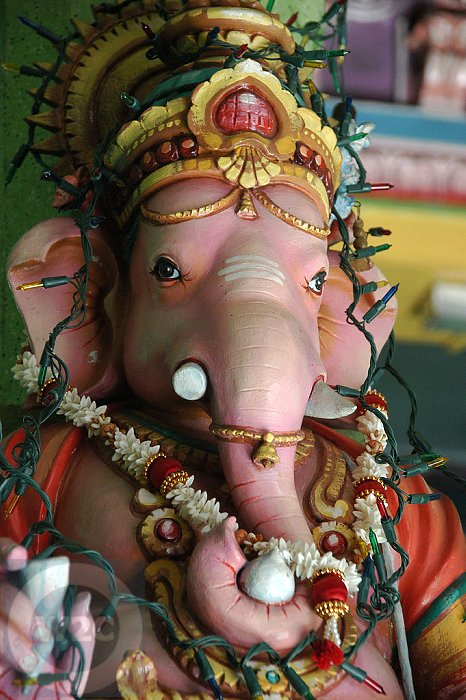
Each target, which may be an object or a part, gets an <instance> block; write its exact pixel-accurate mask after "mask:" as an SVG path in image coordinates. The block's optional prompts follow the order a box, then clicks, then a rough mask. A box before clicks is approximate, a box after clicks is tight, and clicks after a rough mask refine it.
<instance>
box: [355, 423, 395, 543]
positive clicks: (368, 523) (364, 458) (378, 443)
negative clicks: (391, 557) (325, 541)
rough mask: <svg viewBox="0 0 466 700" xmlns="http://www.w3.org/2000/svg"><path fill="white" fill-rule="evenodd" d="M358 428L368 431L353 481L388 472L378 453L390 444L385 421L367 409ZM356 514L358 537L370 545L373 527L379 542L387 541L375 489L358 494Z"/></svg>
mask: <svg viewBox="0 0 466 700" xmlns="http://www.w3.org/2000/svg"><path fill="white" fill-rule="evenodd" d="M356 422H357V424H358V430H359V432H360V433H362V434H363V435H364V449H365V452H363V453H362V454H361V455H359V457H357V458H356V465H357V466H356V468H355V469H353V471H352V477H353V483H354V484H356V483H357V482H358V481H360V480H362V479H371V478H375V479H381V478H383V477H387V476H388V468H387V467H386V466H385V465H384V464H378V463H377V462H376V461H375V459H374V455H376V454H378V453H379V452H383V451H384V449H385V447H386V445H387V435H386V433H385V430H384V427H383V423H382V421H381V420H380V418H378V417H377V416H376V415H375V414H374V413H372V411H370V410H367V411H364V413H363V414H362V416H359V417H358V418H356ZM353 515H354V517H355V523H354V525H353V531H354V533H355V535H356V537H357V538H358V540H360V541H362V542H364V543H365V544H366V545H367V546H368V547H370V540H369V530H373V531H374V534H375V535H376V537H377V539H378V541H379V542H386V541H387V538H386V537H385V533H384V531H383V528H382V523H381V519H380V513H379V509H378V508H377V498H376V496H375V495H374V494H373V493H370V494H368V495H367V496H364V497H363V498H356V499H355V502H354V510H353Z"/></svg>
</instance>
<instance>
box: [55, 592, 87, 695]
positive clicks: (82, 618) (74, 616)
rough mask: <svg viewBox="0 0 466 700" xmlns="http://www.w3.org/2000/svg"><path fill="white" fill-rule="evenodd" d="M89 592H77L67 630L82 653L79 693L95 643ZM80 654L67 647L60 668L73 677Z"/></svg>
mask: <svg viewBox="0 0 466 700" xmlns="http://www.w3.org/2000/svg"><path fill="white" fill-rule="evenodd" d="M90 605H91V594H90V593H79V594H78V595H77V596H76V601H75V603H74V605H73V608H72V611H71V620H70V626H69V630H70V632H71V634H72V635H73V638H74V639H75V640H76V641H77V642H78V643H79V644H80V645H81V649H82V653H83V655H84V672H83V673H82V675H81V678H80V679H79V693H82V692H83V691H84V688H85V687H86V683H87V679H88V677H89V672H90V669H91V662H92V655H93V653H94V645H95V623H94V619H93V617H92V615H91V613H90ZM79 659H80V654H79V653H78V652H77V651H76V650H73V649H69V650H68V651H67V652H66V654H65V655H64V656H63V659H62V660H61V662H60V669H61V670H63V671H67V672H69V674H70V677H71V678H74V675H75V673H76V669H77V666H78V663H79Z"/></svg>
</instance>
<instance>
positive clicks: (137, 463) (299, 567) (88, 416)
mask: <svg viewBox="0 0 466 700" xmlns="http://www.w3.org/2000/svg"><path fill="white" fill-rule="evenodd" d="M12 370H13V372H14V376H15V378H16V379H17V380H18V381H19V382H20V384H21V385H22V386H23V387H24V388H25V389H26V390H27V391H28V393H34V392H37V391H38V388H39V387H38V376H39V367H38V363H37V359H36V357H35V355H34V354H33V353H31V352H29V351H25V352H23V354H22V356H20V357H18V362H17V364H16V365H15V367H13V368H12ZM106 410H107V406H97V404H96V402H95V401H92V399H91V398H90V397H89V396H82V397H81V396H79V394H78V391H77V389H72V390H69V391H67V392H65V395H64V397H63V400H62V403H61V405H60V407H59V409H58V411H57V413H60V414H62V415H63V416H64V417H65V420H67V421H69V422H70V423H73V425H75V426H76V427H79V428H81V427H85V428H87V432H88V435H89V437H92V436H97V435H101V436H105V437H106V438H107V439H106V443H105V444H107V445H111V444H113V446H114V449H115V452H114V454H113V456H112V461H114V462H119V463H120V466H121V468H122V469H123V470H124V471H125V472H126V473H127V474H129V475H130V476H132V477H133V478H135V479H137V480H138V481H140V482H142V483H145V469H146V466H147V464H148V462H149V461H150V459H151V458H153V457H155V456H156V455H157V454H158V453H159V451H160V445H153V444H152V443H151V442H150V441H149V440H145V441H143V442H141V440H139V439H138V438H137V437H136V435H135V433H134V428H130V429H129V430H128V431H127V432H126V433H124V432H122V431H121V430H120V429H119V428H117V427H116V426H113V427H112V426H111V419H110V417H109V416H106V415H105V412H106ZM356 420H357V423H358V429H359V431H360V432H361V433H362V434H363V435H364V436H365V452H364V453H363V454H361V455H360V456H359V457H358V458H357V459H356V464H357V466H356V468H355V469H354V471H353V474H352V476H353V480H354V482H357V481H358V480H360V479H370V478H381V477H385V476H387V474H388V470H387V467H385V466H384V465H380V464H378V463H377V462H376V461H375V459H374V457H373V455H374V454H377V453H378V452H382V451H383V449H384V448H385V445H386V444H387V436H386V434H385V431H384V429H383V423H382V421H381V420H380V419H379V418H377V417H376V416H375V415H374V414H373V413H372V412H371V411H370V410H367V411H365V413H364V414H363V415H362V416H359V417H358V418H357V419H356ZM106 428H107V430H106ZM193 481H194V477H193V476H191V477H189V479H188V480H187V482H186V483H184V484H183V483H179V484H177V486H176V487H175V488H174V489H172V490H171V491H170V492H169V493H168V494H167V495H166V497H167V499H169V500H171V501H172V503H173V506H174V507H175V508H176V510H177V511H178V513H179V514H180V516H181V517H182V518H184V519H185V520H186V521H187V522H188V523H190V524H191V525H192V526H194V527H196V528H198V529H199V530H200V532H201V533H203V534H205V533H207V532H210V530H212V528H214V527H215V526H216V525H218V524H219V523H221V522H223V520H225V518H227V517H228V513H222V512H220V504H219V502H218V501H217V500H216V499H215V498H211V499H208V495H207V493H206V492H205V491H200V490H195V489H193V488H192V483H193ZM353 514H354V516H355V520H356V522H355V523H354V526H353V530H354V532H355V534H356V537H357V538H358V539H359V540H362V541H363V542H365V543H366V544H367V545H369V544H370V542H369V529H372V530H373V531H374V533H375V534H376V536H377V539H378V540H379V541H380V542H384V541H386V539H385V536H384V533H383V529H382V525H381V521H380V513H379V511H378V508H377V499H376V496H375V495H374V494H372V493H371V494H369V495H367V496H365V497H364V498H356V500H355V508H354V511H353ZM245 544H246V545H247V546H249V547H250V548H252V549H254V551H256V552H257V554H258V556H261V555H264V554H266V553H267V552H270V551H272V550H273V549H278V550H279V551H280V552H281V553H282V556H283V558H284V560H285V561H286V563H287V564H288V566H289V567H290V569H291V570H292V572H293V573H294V575H295V576H296V577H297V578H299V579H300V580H301V581H304V580H306V579H310V578H312V577H313V576H314V574H315V573H316V572H318V571H321V570H324V569H336V570H338V571H341V573H342V574H343V576H344V579H345V583H346V586H347V588H348V592H349V594H350V595H354V594H355V593H356V592H357V590H358V586H359V583H360V581H361V576H360V575H359V574H358V572H357V570H356V565H355V564H353V563H352V562H348V561H347V560H346V559H344V558H343V559H337V558H336V557H335V556H334V555H333V554H332V553H331V552H326V553H325V554H321V553H320V552H319V550H318V549H317V547H316V545H315V544H314V543H312V544H308V543H307V542H306V543H302V542H287V541H285V540H284V539H276V538H274V537H272V538H271V539H270V540H269V541H268V542H259V541H255V537H254V535H253V534H252V533H250V535H249V539H247V540H246V541H245Z"/></svg>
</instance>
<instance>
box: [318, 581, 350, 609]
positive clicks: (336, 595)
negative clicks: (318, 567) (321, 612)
mask: <svg viewBox="0 0 466 700" xmlns="http://www.w3.org/2000/svg"><path fill="white" fill-rule="evenodd" d="M347 599H348V589H347V588H346V586H345V583H344V581H343V580H342V579H341V578H340V576H338V574H322V575H321V576H319V577H318V578H317V579H315V581H314V583H313V586H312V593H311V600H312V604H313V605H317V603H323V602H325V601H326V600H339V601H341V602H342V603H346V601H347Z"/></svg>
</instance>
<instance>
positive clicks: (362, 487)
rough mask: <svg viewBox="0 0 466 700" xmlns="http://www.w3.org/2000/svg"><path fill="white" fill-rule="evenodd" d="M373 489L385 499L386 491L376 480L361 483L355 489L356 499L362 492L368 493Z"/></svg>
mask: <svg viewBox="0 0 466 700" xmlns="http://www.w3.org/2000/svg"><path fill="white" fill-rule="evenodd" d="M368 489H371V490H372V491H375V494H376V495H377V494H380V495H381V496H382V498H385V493H384V491H385V489H384V487H383V486H382V484H380V483H379V482H378V481H376V480H375V479H364V481H361V482H360V483H359V484H358V485H357V486H356V487H355V489H354V497H355V498H357V497H358V496H359V494H360V493H361V492H362V491H367V490H368Z"/></svg>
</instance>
